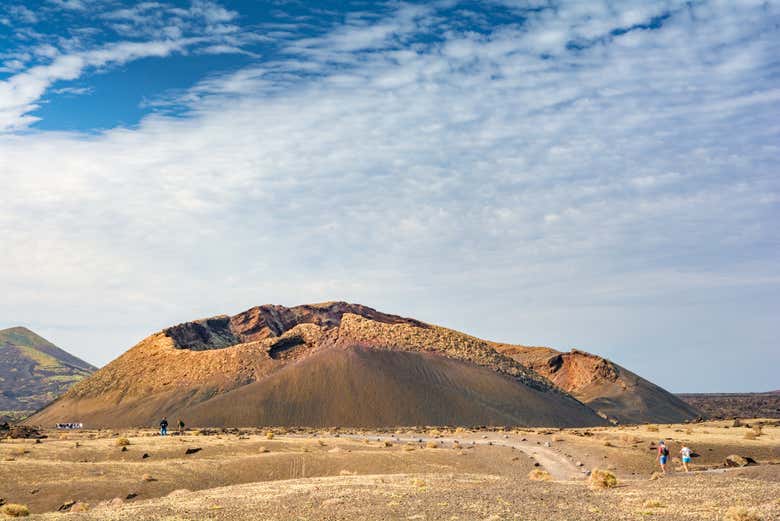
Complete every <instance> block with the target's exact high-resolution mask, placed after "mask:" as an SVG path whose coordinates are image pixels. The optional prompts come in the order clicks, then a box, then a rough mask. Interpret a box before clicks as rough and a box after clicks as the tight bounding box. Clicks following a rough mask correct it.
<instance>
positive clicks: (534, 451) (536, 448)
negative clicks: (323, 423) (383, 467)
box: [343, 435, 587, 481]
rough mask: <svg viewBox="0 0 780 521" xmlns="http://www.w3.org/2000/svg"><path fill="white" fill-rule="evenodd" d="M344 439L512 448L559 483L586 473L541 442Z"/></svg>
mask: <svg viewBox="0 0 780 521" xmlns="http://www.w3.org/2000/svg"><path fill="white" fill-rule="evenodd" d="M343 437H345V438H349V439H354V440H363V439H366V438H368V439H372V440H379V441H393V442H397V443H427V442H429V441H435V442H438V443H444V444H452V443H454V442H455V441H458V442H459V443H460V444H461V445H462V446H464V447H465V446H468V445H483V446H484V445H491V446H499V447H512V448H514V449H517V450H520V451H522V452H523V453H525V454H526V455H528V456H529V457H532V458H533V459H534V460H536V461H537V462H538V463H539V465H541V466H542V468H544V469H545V470H546V471H547V472H549V473H550V474H551V475H552V477H553V478H555V479H556V480H559V481H569V480H578V479H583V478H584V477H585V476H586V472H587V471H583V467H578V466H577V465H576V464H575V463H574V462H572V461H571V460H570V459H569V458H567V457H566V456H565V455H564V454H561V453H560V452H559V451H558V450H556V449H554V448H552V447H548V446H546V445H544V444H543V443H542V442H539V443H537V442H536V441H532V440H528V439H526V441H522V440H516V439H511V438H502V437H501V436H500V435H490V436H487V437H483V438H482V439H471V438H452V437H438V438H434V437H430V436H416V437H408V436H382V435H377V436H365V435H362V436H361V435H345V436H343Z"/></svg>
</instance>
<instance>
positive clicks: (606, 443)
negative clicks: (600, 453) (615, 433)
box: [604, 440, 614, 447]
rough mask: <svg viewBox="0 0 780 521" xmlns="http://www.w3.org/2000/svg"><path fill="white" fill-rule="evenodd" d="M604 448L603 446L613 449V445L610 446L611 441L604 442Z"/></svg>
mask: <svg viewBox="0 0 780 521" xmlns="http://www.w3.org/2000/svg"><path fill="white" fill-rule="evenodd" d="M604 446H605V447H614V445H612V442H611V441H609V440H607V441H605V442H604Z"/></svg>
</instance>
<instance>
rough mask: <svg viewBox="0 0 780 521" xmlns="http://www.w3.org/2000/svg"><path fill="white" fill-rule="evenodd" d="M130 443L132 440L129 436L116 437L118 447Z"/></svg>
mask: <svg viewBox="0 0 780 521" xmlns="http://www.w3.org/2000/svg"><path fill="white" fill-rule="evenodd" d="M128 445H130V440H128V439H127V438H117V439H116V446H117V447H126V446H128Z"/></svg>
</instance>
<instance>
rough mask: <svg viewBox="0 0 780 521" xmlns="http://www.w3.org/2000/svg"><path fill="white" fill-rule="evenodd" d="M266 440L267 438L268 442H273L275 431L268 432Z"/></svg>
mask: <svg viewBox="0 0 780 521" xmlns="http://www.w3.org/2000/svg"><path fill="white" fill-rule="evenodd" d="M265 438H266V439H267V440H272V439H274V432H273V431H268V432H266V433H265Z"/></svg>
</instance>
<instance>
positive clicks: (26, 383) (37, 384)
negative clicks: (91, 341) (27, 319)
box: [0, 327, 96, 418]
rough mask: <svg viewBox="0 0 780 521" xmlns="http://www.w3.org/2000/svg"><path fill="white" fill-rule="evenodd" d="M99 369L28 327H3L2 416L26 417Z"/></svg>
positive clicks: (0, 367) (0, 334)
mask: <svg viewBox="0 0 780 521" xmlns="http://www.w3.org/2000/svg"><path fill="white" fill-rule="evenodd" d="M95 370H96V368H95V367H93V366H92V365H90V364H88V363H87V362H85V361H83V360H80V359H78V358H76V357H75V356H73V355H71V354H70V353H67V352H65V351H63V350H62V349H60V348H59V347H57V346H55V345H54V344H52V343H51V342H49V341H48V340H46V339H45V338H42V337H40V336H38V335H37V334H35V333H33V332H32V331H30V330H29V329H27V328H24V327H12V328H9V329H3V330H0V417H2V416H5V417H8V418H14V417H20V416H21V417H23V416H26V415H28V414H30V413H32V412H33V411H35V410H37V409H40V408H41V407H43V406H44V405H46V404H48V403H49V402H51V401H52V400H54V399H55V398H56V397H57V396H59V395H61V394H62V393H64V392H65V391H66V390H67V389H68V388H69V387H70V386H71V385H73V384H74V383H76V382H78V381H79V380H81V379H83V378H85V377H87V376H89V375H90V374H92V373H93V372H94V371H95Z"/></svg>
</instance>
